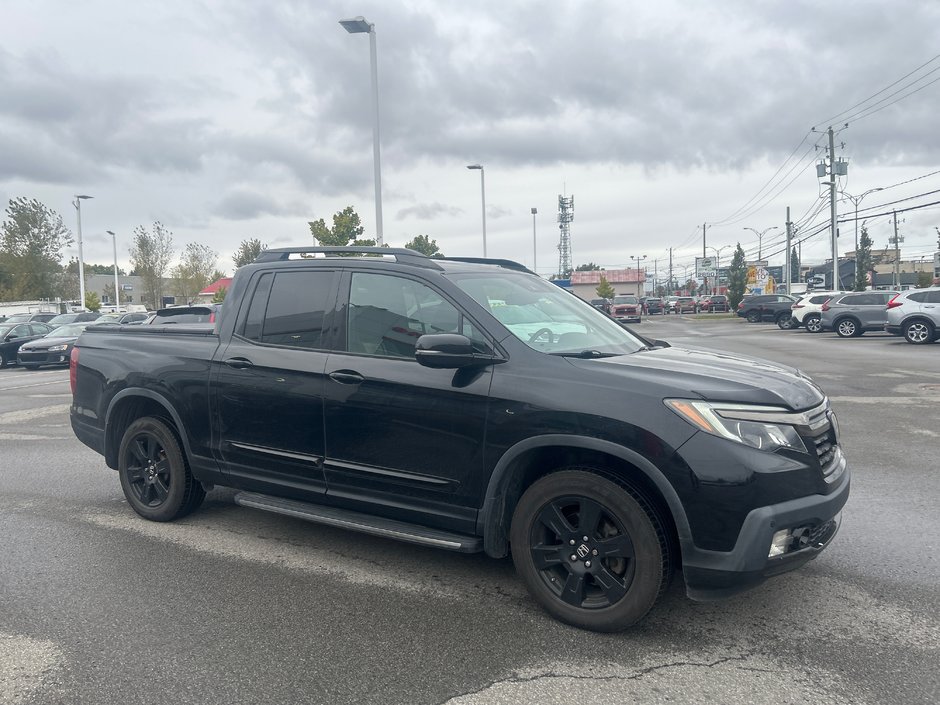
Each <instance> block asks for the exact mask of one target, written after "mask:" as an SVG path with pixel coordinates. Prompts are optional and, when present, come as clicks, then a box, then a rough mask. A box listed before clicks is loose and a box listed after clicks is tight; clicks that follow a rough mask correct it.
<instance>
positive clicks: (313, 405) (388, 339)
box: [71, 248, 849, 631]
mask: <svg viewBox="0 0 940 705" xmlns="http://www.w3.org/2000/svg"><path fill="white" fill-rule="evenodd" d="M353 255H361V256H358V257H357V256H353ZM181 361H185V362H184V363H181ZM72 388H73V395H74V396H73V402H72V412H71V422H72V428H73V430H74V431H75V433H76V435H77V436H78V437H79V438H80V439H81V440H82V441H83V442H84V443H86V444H87V445H89V446H90V447H92V448H94V449H95V450H96V451H98V452H99V453H102V454H103V455H104V457H105V459H106V462H107V464H108V465H109V466H110V467H113V468H115V469H116V470H118V474H119V477H120V479H121V484H122V487H123V489H124V493H125V497H126V498H127V500H128V504H129V506H131V507H132V508H133V509H134V510H135V511H137V512H138V513H139V514H140V515H141V516H143V517H145V518H148V519H151V520H155V521H168V520H171V519H174V518H176V517H179V516H183V515H185V514H186V513H188V512H191V511H193V510H194V509H195V508H197V507H198V506H199V504H200V502H201V501H202V499H203V497H204V495H205V491H204V488H205V487H206V486H210V485H224V486H230V487H235V488H237V489H239V490H241V492H239V493H238V494H237V495H236V496H235V501H236V502H237V503H238V504H240V505H243V506H247V507H253V508H256V509H262V510H267V511H273V512H281V513H285V514H288V515H290V516H294V517H302V518H306V519H309V520H311V521H316V522H322V523H327V524H332V525H334V526H342V527H344V528H347V529H358V530H362V531H366V532H369V533H373V534H378V535H382V536H388V537H392V538H397V539H401V540H405V541H411V542H414V543H418V544H421V545H425V546H436V547H439V548H446V549H451V550H455V551H465V552H474V551H483V552H485V553H487V554H488V555H490V556H492V557H496V558H501V557H505V556H507V555H509V554H510V549H511V554H512V559H513V561H514V563H515V565H516V568H517V570H518V572H519V574H520V576H521V577H522V579H523V580H524V581H525V583H526V585H527V587H528V589H529V590H530V592H531V593H532V595H533V596H534V597H535V599H537V600H538V601H539V602H540V603H541V604H542V605H543V606H544V608H545V609H546V610H547V611H548V612H550V613H551V614H552V615H554V616H555V617H557V618H558V619H560V620H563V621H565V622H568V623H571V624H574V625H577V626H580V627H584V628H588V629H594V630H599V631H613V630H618V629H623V628H625V627H627V626H630V625H632V624H634V623H635V622H637V621H638V620H639V619H641V618H642V617H643V616H644V615H645V614H646V613H647V611H648V610H649V609H650V608H651V607H652V606H653V604H654V603H655V602H656V600H657V598H658V597H659V596H660V595H661V594H662V593H663V591H664V590H665V589H666V587H667V585H668V583H669V580H670V576H671V575H672V574H673V573H674V572H675V571H676V570H677V569H681V571H682V577H683V578H684V581H685V584H686V589H687V592H688V594H689V595H690V596H691V597H693V598H695V599H711V598H715V597H718V596H724V595H728V594H730V593H733V592H735V591H737V590H741V589H743V588H746V587H748V586H751V585H754V584H756V583H758V582H760V581H761V580H763V579H764V578H765V577H767V576H770V575H775V574H778V573H781V572H784V571H787V570H790V569H793V568H796V567H798V566H800V565H802V564H804V563H806V562H807V561H809V560H810V559H811V558H814V557H815V556H816V555H818V554H819V552H820V551H822V550H823V549H824V548H825V547H826V546H827V545H828V544H829V543H830V541H831V540H832V538H833V537H834V536H835V535H836V532H837V529H838V525H839V516H840V511H841V509H842V506H843V505H844V504H845V502H846V500H847V498H848V493H849V471H848V469H847V465H846V461H845V458H844V456H843V454H842V450H841V448H840V445H839V442H840V440H841V439H840V437H839V431H838V424H837V423H836V420H835V416H834V415H833V413H832V411H831V409H830V407H829V401H828V399H827V398H826V396H825V394H824V393H823V392H822V391H821V390H820V389H819V387H817V386H816V384H814V383H813V382H812V381H811V380H809V379H808V378H807V377H806V376H805V375H803V374H802V373H800V372H799V371H798V370H796V369H793V368H789V367H784V366H781V365H777V364H774V363H771V362H764V361H760V360H755V359H753V358H746V357H738V356H736V355H733V354H729V353H726V352H716V351H706V350H695V349H685V348H677V347H671V346H669V345H668V344H667V343H665V342H662V341H655V340H647V339H645V338H643V337H641V336H639V335H637V334H635V333H633V332H631V331H630V330H628V329H627V328H625V327H624V326H622V325H620V324H619V323H617V322H616V321H614V320H613V319H612V318H610V317H609V316H606V315H604V314H603V313H601V312H600V311H598V310H596V309H595V308H593V307H592V306H591V305H590V304H589V303H587V302H586V301H583V300H581V299H579V298H578V297H576V296H572V295H571V294H570V293H569V292H567V291H565V290H563V289H561V288H559V287H558V286H556V285H554V284H552V283H551V282H548V281H546V280H544V279H542V278H541V277H539V276H537V275H535V274H534V273H532V272H530V271H528V270H527V269H525V268H524V267H523V266H521V265H519V264H516V263H514V262H508V261H502V260H462V259H459V258H441V259H431V258H427V257H424V256H422V255H419V254H417V253H415V252H412V251H410V250H403V249H394V248H388V249H384V248H306V249H304V250H267V251H265V252H264V253H262V255H261V256H259V258H258V259H257V260H256V261H255V262H254V263H253V264H250V265H246V266H244V267H240V268H239V269H238V271H237V273H236V275H235V280H234V282H233V284H232V288H231V290H230V291H229V294H228V296H227V298H226V303H225V310H224V311H223V312H222V314H221V316H220V317H219V319H218V321H217V322H216V323H215V326H214V330H213V329H209V328H208V327H207V328H205V329H198V328H193V327H187V326H165V327H161V329H159V330H154V327H153V326H91V327H89V328H88V329H87V330H86V331H85V333H84V334H83V335H82V337H81V338H80V339H79V341H78V344H77V346H76V348H75V349H74V350H73V352H72ZM153 458H165V462H164V461H162V460H161V461H160V462H157V463H154V462H153V460H152V459H153Z"/></svg>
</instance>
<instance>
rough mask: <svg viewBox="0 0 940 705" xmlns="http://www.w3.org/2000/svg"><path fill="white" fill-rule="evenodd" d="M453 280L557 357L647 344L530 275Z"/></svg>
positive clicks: (509, 326)
mask: <svg viewBox="0 0 940 705" xmlns="http://www.w3.org/2000/svg"><path fill="white" fill-rule="evenodd" d="M453 278H454V282H455V283H456V284H457V286H459V287H460V288H461V289H462V290H463V291H465V292H466V293H467V294H469V295H470V296H472V297H473V299H474V300H475V301H476V302H477V303H478V304H480V305H481V306H482V307H483V308H485V309H486V310H487V311H489V312H490V313H491V314H492V315H493V316H494V317H495V318H496V319H497V320H498V321H499V322H500V323H502V324H503V325H504V326H505V327H506V328H507V329H508V330H509V332H510V333H512V334H513V335H514V336H515V337H516V338H518V339H519V340H521V341H522V342H523V343H525V344H526V345H528V346H529V347H530V348H533V349H535V350H539V351H541V352H546V353H552V354H556V355H564V354H574V355H576V354H581V353H584V352H585V351H596V352H597V353H601V354H610V355H623V354H626V353H632V352H636V351H637V350H642V349H643V348H645V345H644V344H643V342H642V341H641V340H639V339H638V338H636V337H635V336H633V335H631V334H630V333H629V332H628V331H627V330H626V329H625V328H623V327H622V326H621V325H620V324H619V323H617V322H616V321H613V320H611V319H610V318H608V317H607V316H605V315H604V314H603V313H601V312H600V311H598V310H597V309H596V308H594V307H593V306H591V305H590V304H588V303H587V302H585V301H583V300H581V299H579V298H578V297H577V296H575V295H573V294H571V293H570V292H567V291H565V290H564V289H562V288H560V287H558V286H556V285H554V284H552V283H551V282H547V281H545V280H544V279H541V278H539V277H535V276H532V275H528V274H515V273H510V272H494V273H492V274H489V273H487V274H459V275H454V277H453Z"/></svg>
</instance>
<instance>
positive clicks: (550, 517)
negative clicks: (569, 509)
mask: <svg viewBox="0 0 940 705" xmlns="http://www.w3.org/2000/svg"><path fill="white" fill-rule="evenodd" d="M539 522H541V523H542V524H545V526H547V527H548V528H549V529H551V530H552V531H553V532H554V533H555V535H556V536H557V537H558V538H565V537H566V536H568V535H570V534H573V533H574V527H573V526H572V525H571V524H570V523H569V522H568V520H567V519H566V518H565V515H564V514H562V513H561V509H559V507H558V505H557V504H555V503H554V502H553V503H552V504H549V505H547V506H546V507H545V508H544V509H542V511H541V512H539Z"/></svg>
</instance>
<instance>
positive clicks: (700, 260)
mask: <svg viewBox="0 0 940 705" xmlns="http://www.w3.org/2000/svg"><path fill="white" fill-rule="evenodd" d="M695 276H696V277H698V278H702V277H714V276H715V258H714V257H696V258H695Z"/></svg>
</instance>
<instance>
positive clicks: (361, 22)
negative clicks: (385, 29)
mask: <svg viewBox="0 0 940 705" xmlns="http://www.w3.org/2000/svg"><path fill="white" fill-rule="evenodd" d="M339 23H340V24H341V25H343V29H345V30H346V31H347V32H349V33H350V34H361V33H363V32H364V33H366V34H368V33H370V32H372V31H373V30H374V29H375V25H374V24H372V23H371V22H369V21H367V20H366V18H365V17H363V16H362V15H359V16H358V17H353V18H352V19H350V20H340V21H339Z"/></svg>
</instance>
